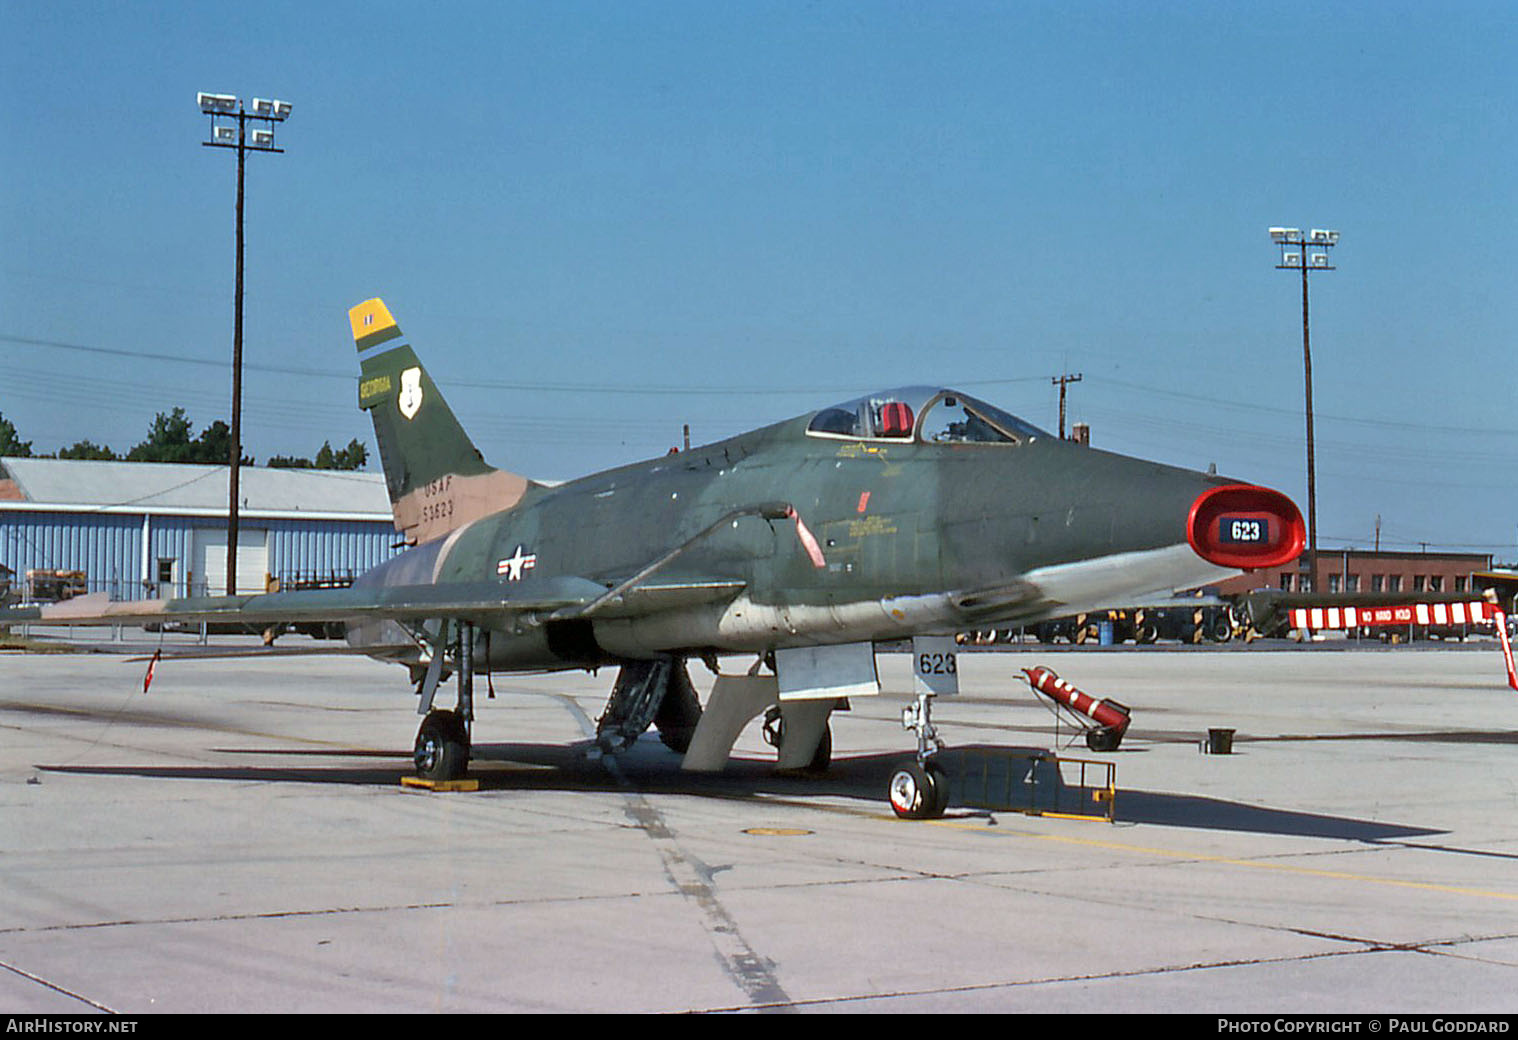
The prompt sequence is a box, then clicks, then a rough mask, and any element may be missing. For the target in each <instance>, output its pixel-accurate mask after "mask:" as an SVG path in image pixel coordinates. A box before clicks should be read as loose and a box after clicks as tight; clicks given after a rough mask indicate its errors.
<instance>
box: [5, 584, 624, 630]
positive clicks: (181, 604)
mask: <svg viewBox="0 0 1518 1040" xmlns="http://www.w3.org/2000/svg"><path fill="white" fill-rule="evenodd" d="M605 591H606V587H605V586H604V585H599V584H597V583H596V582H593V581H588V580H586V579H584V578H555V579H552V580H550V581H545V582H543V583H542V584H541V585H539V586H538V588H537V589H535V590H534V592H533V594H532V595H522V594H517V593H515V592H507V591H506V590H505V588H504V587H503V586H502V585H501V584H500V583H499V582H468V583H461V584H449V585H398V586H391V587H384V588H374V587H372V586H362V585H360V586H353V587H350V588H343V589H302V590H299V591H295V592H271V593H268V594H267V595H262V596H194V597H190V598H187V599H164V600H154V599H145V600H122V601H111V600H108V599H106V598H105V596H104V595H103V594H102V595H95V596H83V597H80V598H78V599H71V600H65V601H64V602H62V603H50V604H46V605H43V606H40V607H24V608H19V609H12V610H0V625H16V624H27V623H32V624H43V625H141V624H151V623H154V622H158V623H162V622H165V621H185V622H192V623H194V622H201V621H218V622H233V623H246V624H251V625H263V624H269V623H273V622H281V621H287V622H293V621H307V622H309V621H354V620H391V621H405V620H425V619H428V618H477V619H485V618H490V617H499V616H503V615H521V614H549V613H552V612H554V611H557V610H563V609H565V608H572V607H577V606H583V605H584V604H586V603H589V602H591V601H592V600H593V599H595V598H596V597H597V596H599V595H601V594H603V593H604V592H605Z"/></svg>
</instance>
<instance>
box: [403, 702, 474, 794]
mask: <svg viewBox="0 0 1518 1040" xmlns="http://www.w3.org/2000/svg"><path fill="white" fill-rule="evenodd" d="M411 757H412V761H413V762H415V764H416V773H417V775H418V776H420V777H421V778H422V779H424V780H457V779H459V778H460V777H462V776H463V775H464V774H465V773H467V772H468V771H469V731H468V729H467V728H466V727H465V726H464V720H463V719H462V718H460V717H459V715H458V713H457V712H452V711H434V712H430V713H429V714H428V715H427V717H426V718H425V719H423V720H422V726H421V728H420V729H419V730H417V733H416V746H415V747H414V748H413V750H412V756H411Z"/></svg>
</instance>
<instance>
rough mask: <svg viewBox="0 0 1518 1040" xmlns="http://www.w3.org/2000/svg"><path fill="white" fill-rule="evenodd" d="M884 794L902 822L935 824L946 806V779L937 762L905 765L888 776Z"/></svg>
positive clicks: (947, 791) (947, 787) (947, 801)
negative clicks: (922, 821)
mask: <svg viewBox="0 0 1518 1040" xmlns="http://www.w3.org/2000/svg"><path fill="white" fill-rule="evenodd" d="M887 794H888V796H889V798H890V800H891V811H892V812H894V813H895V814H896V815H897V816H899V817H901V818H902V819H903V820H936V819H938V818H939V817H940V816H942V815H943V813H944V810H945V809H946V808H948V806H949V778H948V776H947V775H946V774H945V773H944V771H943V767H941V766H940V765H939V764H938V763H937V762H931V761H930V762H925V763H924V762H908V763H907V764H906V765H904V766H901V767H899V768H898V769H897V770H896V771H895V772H894V773H892V774H891V784H890V788H889V790H888V792H887Z"/></svg>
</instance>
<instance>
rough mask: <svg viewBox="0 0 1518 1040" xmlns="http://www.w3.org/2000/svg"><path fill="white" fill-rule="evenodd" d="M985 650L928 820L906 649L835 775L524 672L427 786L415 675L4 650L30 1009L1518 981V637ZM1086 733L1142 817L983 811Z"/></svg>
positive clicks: (1453, 988)
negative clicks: (1047, 753) (1103, 740)
mask: <svg viewBox="0 0 1518 1040" xmlns="http://www.w3.org/2000/svg"><path fill="white" fill-rule="evenodd" d="M294 642H295V643H296V644H298V643H299V642H300V641H299V640H296V641H294ZM960 660H961V669H960V671H961V676H962V688H963V692H962V693H961V695H960V696H959V697H958V698H956V699H947V698H945V699H940V700H939V701H938V703H937V707H936V710H935V720H936V721H937V723H938V724H939V726H940V729H941V731H942V735H943V737H944V738H945V739H946V740H947V741H948V742H949V744H950V746H951V748H953V749H954V750H952V751H950V752H948V753H947V757H946V759H945V761H946V762H947V764H948V765H949V767H950V769H951V772H953V773H954V774H955V780H954V800H953V802H952V803H951V806H950V809H949V813H948V815H947V816H946V817H945V818H944V819H942V820H939V821H932V822H906V821H901V820H897V819H896V818H894V817H893V816H892V815H891V812H890V810H889V807H888V806H887V804H886V802H885V783H886V779H887V776H888V775H889V772H890V769H891V768H892V766H893V765H894V764H896V763H898V762H900V761H902V760H903V759H905V758H907V757H909V755H910V751H911V749H912V748H913V746H914V745H913V741H912V737H911V734H910V733H908V732H906V731H904V730H903V729H902V728H901V723H900V714H901V709H902V708H903V707H904V706H905V705H906V704H907V703H908V701H909V697H908V693H909V691H910V688H911V679H910V673H909V671H908V658H907V656H906V655H902V654H884V653H883V654H881V655H880V658H879V661H880V670H881V675H882V679H883V681H884V684H885V686H886V690H887V692H886V694H885V695H884V696H882V697H880V698H874V699H867V700H856V701H855V702H854V705H853V710H852V711H851V712H849V713H847V714H839V715H835V716H834V722H833V736H834V749H835V751H834V766H833V769H832V770H831V771H830V773H829V774H828V775H827V776H825V777H822V778H812V779H795V778H785V777H777V776H775V775H773V771H772V769H771V767H770V764H771V763H772V762H773V760H774V753H773V751H771V750H770V749H769V748H767V747H766V746H765V745H764V744H763V742H762V740H761V739H760V734H759V731H758V727H757V725H754V726H751V727H750V728H749V730H748V731H746V732H745V734H744V736H743V738H742V740H741V741H740V743H739V746H738V748H737V752H736V754H737V757H736V760H735V761H734V763H733V764H732V766H731V767H730V769H729V770H728V772H727V773H725V774H724V775H722V776H717V777H694V776H690V775H685V774H681V773H680V772H679V770H678V759H677V757H676V756H675V755H673V754H672V753H670V752H668V751H666V750H665V749H664V748H663V747H662V745H660V744H659V742H658V740H657V738H656V737H654V736H652V735H650V736H647V737H645V738H644V740H643V741H641V742H640V743H639V744H638V746H637V747H635V748H634V749H633V750H632V751H630V752H629V753H628V754H626V755H624V756H621V757H620V758H618V759H616V760H603V761H598V760H595V759H592V758H587V757H586V755H585V754H584V750H585V746H586V737H587V735H588V734H589V733H590V732H592V731H593V725H594V724H593V722H592V720H593V719H594V718H595V717H596V716H597V715H599V714H600V712H601V710H602V708H603V707H604V704H605V699H606V695H607V691H608V690H609V688H610V684H611V680H612V678H613V673H612V672H611V671H609V670H603V671H602V672H601V673H600V675H599V676H589V675H586V674H584V673H565V674H562V675H553V676H534V677H520V676H512V677H496V679H495V682H494V687H495V699H494V700H493V701H492V700H489V699H487V695H486V690H485V685H484V683H483V682H481V683H480V689H479V691H478V693H477V700H478V706H479V721H478V722H477V724H476V735H475V740H476V749H475V750H476V761H475V769H474V772H475V775H477V776H478V777H479V778H480V780H481V789H480V790H479V791H478V792H475V793H449V794H440V793H430V792H422V791H415V790H411V789H408V788H403V787H402V786H401V783H400V780H401V778H402V777H403V776H406V775H409V773H410V762H409V752H410V746H411V742H412V739H413V736H414V733H415V728H416V724H417V719H416V717H415V715H414V706H415V702H414V699H413V697H412V695H411V694H410V691H409V690H408V687H407V684H406V681H405V675H404V673H403V672H402V671H401V670H399V669H396V668H393V667H386V666H383V665H379V664H375V663H372V662H369V661H366V660H362V659H353V658H340V657H325V658H280V659H267V660H252V661H249V660H207V661H188V660H168V661H164V662H161V663H160V664H159V665H158V666H157V670H156V678H155V680H154V683H153V686H152V689H151V691H150V692H148V693H147V694H144V693H143V692H142V676H143V671H144V668H145V665H144V664H143V663H142V662H140V661H139V662H135V663H134V662H127V661H125V660H123V659H122V658H121V657H119V656H115V657H112V656H104V655H66V656H65V655H33V654H28V655H23V654H17V653H7V654H0V1010H3V1011H6V1012H13V1013H17V1012H26V1013H31V1012H57V1013H92V1012H106V1011H114V1012H120V1013H123V1014H137V1013H148V1012H310V1011H318V1012H422V1011H446V1012H533V1011H542V1012H575V1011H589V1012H608V1011H610V1012H628V1011H631V1012H683V1011H747V1010H776V1011H792V1010H794V1011H814V1012H815V1011H822V1012H828V1011H833V1012H837V1011H842V1012H893V1013H894V1012H980V1011H1003V1012H1020V1011H1037V1012H1093V1011H1095V1012H1112V1011H1137V1012H1251V1013H1271V1014H1274V1013H1323V1012H1343V1013H1367V1014H1395V1013H1411V1012H1437V1013H1473V1012H1483V1013H1508V1014H1511V1013H1514V1012H1518V813H1515V808H1518V761H1515V751H1518V748H1515V744H1518V694H1515V693H1513V692H1512V691H1509V690H1508V689H1507V688H1506V684H1505V681H1504V677H1503V671H1502V665H1501V658H1500V654H1499V653H1498V651H1497V650H1496V649H1495V644H1491V643H1488V644H1486V645H1485V646H1483V647H1479V648H1474V649H1469V648H1467V649H1462V648H1447V649H1446V648H1440V647H1437V646H1436V647H1433V648H1422V647H1414V648H1409V647H1399V648H1390V649H1380V650H1350V649H1346V645H1345V644H1325V645H1318V646H1313V647H1310V648H1302V649H1291V650H1281V649H1266V648H1260V647H1256V648H1253V649H1244V648H1239V647H1225V648H1217V649H1210V650H1201V649H1191V648H1165V647H1151V648H1143V649H1107V648H1101V649H1095V648H1093V649H1082V650H1080V651H1078V652H1056V651H1051V650H1048V649H1046V648H1039V649H1037V650H1034V649H1026V650H1024V651H1020V652H1013V653H965V654H962V655H961V658H960ZM746 663H747V662H741V663H740V662H738V661H736V660H734V661H733V662H731V666H732V667H735V668H739V669H741V668H742V667H743V666H746ZM1035 664H1045V665H1047V666H1049V667H1051V668H1052V669H1053V670H1054V671H1056V672H1057V673H1059V674H1060V675H1061V676H1062V677H1064V678H1066V679H1067V680H1069V681H1071V682H1073V683H1075V684H1076V685H1077V686H1080V687H1081V688H1082V689H1084V690H1086V691H1087V692H1089V693H1092V694H1094V695H1097V696H1107V697H1111V698H1114V699H1116V700H1118V701H1121V702H1123V703H1125V704H1127V705H1129V706H1130V707H1131V708H1132V710H1133V719H1134V721H1133V725H1132V728H1131V730H1130V731H1129V734H1128V736H1127V738H1126V740H1125V741H1124V743H1123V746H1122V748H1121V749H1120V750H1119V751H1117V752H1115V753H1110V754H1100V755H1099V754H1094V753H1091V752H1088V751H1087V750H1086V748H1085V745H1084V743H1083V742H1081V741H1079V740H1077V741H1076V743H1075V744H1074V745H1073V746H1068V747H1067V746H1066V745H1067V744H1068V743H1069V741H1070V740H1071V739H1072V737H1073V736H1074V734H1073V733H1072V731H1071V730H1070V728H1069V727H1068V726H1067V725H1066V726H1061V727H1060V729H1059V730H1058V732H1056V730H1055V727H1054V719H1053V716H1052V715H1051V713H1050V711H1049V710H1048V709H1047V708H1046V707H1045V706H1044V705H1043V704H1042V703H1041V702H1039V701H1036V700H1035V699H1034V698H1033V696H1032V695H1031V694H1030V693H1029V691H1028V688H1027V686H1026V684H1025V683H1023V682H1022V681H1021V680H1020V679H1019V678H1017V675H1018V669H1019V668H1022V667H1031V666H1032V665H1035ZM692 677H693V678H694V679H695V680H696V683H697V685H698V687H700V688H701V690H702V692H703V696H704V693H705V691H706V689H708V688H709V686H710V677H709V676H707V675H706V674H705V672H704V670H703V669H702V668H701V667H700V665H699V664H698V665H695V666H694V667H693V669H692ZM440 700H441V698H440ZM1213 727H1227V728H1232V729H1234V730H1236V736H1235V738H1234V746H1233V753H1232V754H1230V755H1204V754H1201V753H1200V751H1199V745H1200V743H1201V742H1202V740H1203V738H1204V735H1205V733H1206V732H1207V730H1208V729H1209V728H1213ZM1056 744H1058V745H1059V746H1060V747H1061V748H1062V749H1063V751H1064V753H1065V754H1068V755H1070V756H1072V757H1075V758H1082V759H1089V760H1096V761H1106V762H1111V763H1115V765H1116V784H1117V787H1118V789H1119V793H1118V795H1117V799H1116V821H1117V822H1116V823H1112V824H1109V823H1105V822H1088V821H1083V820H1073V819H1064V818H1051V817H1048V816H1029V815H1024V814H1022V813H1019V812H1015V811H1010V810H1008V809H1005V808H1001V809H990V810H987V809H985V808H971V807H967V806H966V804H965V803H966V802H967V801H973V802H978V803H980V804H982V805H984V804H1003V805H1004V804H1006V801H1005V798H1004V797H1003V796H1004V794H1005V792H1004V791H1003V792H988V791H985V790H980V788H981V787H985V786H987V785H986V784H985V783H981V782H980V781H977V780H975V777H976V776H977V775H979V774H976V773H975V770H976V769H983V768H984V763H985V762H987V761H989V762H992V763H993V764H997V763H1000V764H1002V765H1005V764H1006V763H1008V762H1011V761H1023V759H1022V758H1021V757H1020V756H1022V755H1024V754H1025V753H1028V752H1036V751H1038V750H1040V749H1041V750H1048V749H1050V748H1051V746H1055V745H1056ZM967 749H969V750H967ZM1008 749H1014V750H1016V756H1014V755H1013V754H1011V753H1009V751H1008ZM1069 768H1070V767H1067V774H1068V769H1069ZM1008 775H1012V774H1008ZM1021 779H1026V777H1025V776H1022V777H1021ZM977 785H978V786H977ZM990 786H995V785H994V784H991V785H990ZM1015 786H1016V787H1017V789H1016V790H1015V791H1014V792H1013V797H1014V799H1015V798H1018V797H1021V796H1022V795H1023V794H1024V793H1025V791H1026V785H1023V784H1019V785H1015ZM992 795H994V797H990V796H992ZM988 799H989V800H988ZM1093 804H1094V803H1093Z"/></svg>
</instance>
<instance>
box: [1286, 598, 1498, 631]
mask: <svg viewBox="0 0 1518 1040" xmlns="http://www.w3.org/2000/svg"><path fill="white" fill-rule="evenodd" d="M1497 616H1498V612H1497V607H1496V606H1495V605H1494V604H1491V603H1488V602H1486V601H1485V600H1470V601H1463V602H1458V603H1408V604H1405V605H1398V606H1391V607H1293V608H1292V610H1291V627H1292V628H1306V629H1311V630H1314V631H1320V630H1322V629H1325V628H1361V627H1369V626H1373V625H1474V624H1478V623H1480V622H1483V621H1490V620H1492V619H1493V618H1494V617H1497Z"/></svg>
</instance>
